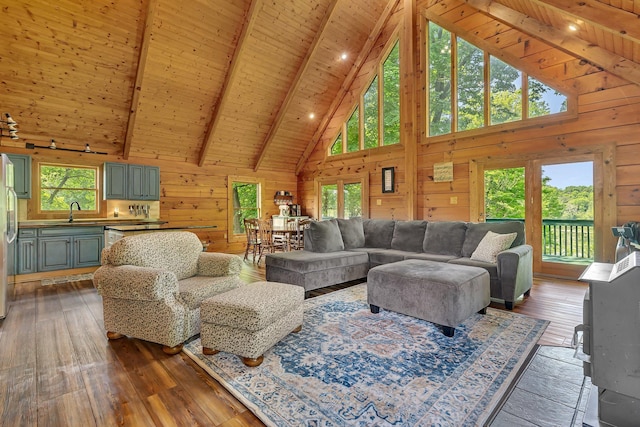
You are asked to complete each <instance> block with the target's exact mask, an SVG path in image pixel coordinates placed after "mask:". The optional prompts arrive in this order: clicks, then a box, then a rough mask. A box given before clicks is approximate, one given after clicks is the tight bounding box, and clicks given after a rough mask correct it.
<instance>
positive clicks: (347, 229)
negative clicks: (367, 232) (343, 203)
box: [336, 217, 364, 249]
mask: <svg viewBox="0 0 640 427" xmlns="http://www.w3.org/2000/svg"><path fill="white" fill-rule="evenodd" d="M336 221H337V222H338V227H339V228H340V234H342V241H343V242H344V248H345V249H355V248H361V247H363V246H364V228H363V226H362V218H360V217H355V218H349V219H343V218H336Z"/></svg>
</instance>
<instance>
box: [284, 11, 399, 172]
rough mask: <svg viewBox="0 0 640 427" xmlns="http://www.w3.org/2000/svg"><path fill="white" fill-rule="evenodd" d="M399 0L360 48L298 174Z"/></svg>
mask: <svg viewBox="0 0 640 427" xmlns="http://www.w3.org/2000/svg"><path fill="white" fill-rule="evenodd" d="M399 1H400V0H390V1H389V2H388V3H387V6H386V7H385V9H384V10H383V11H382V15H380V19H378V22H376V25H375V26H374V28H373V29H372V30H371V33H369V37H368V38H367V41H366V43H365V44H364V46H363V48H362V49H361V50H360V54H359V55H358V57H357V58H356V60H355V61H354V63H353V66H352V67H351V70H349V73H348V74H347V77H345V79H344V81H343V82H342V86H340V90H339V91H338V93H337V94H336V96H335V98H334V99H333V102H332V103H331V106H330V107H329V110H328V111H327V114H325V116H324V117H323V118H322V121H321V122H320V124H319V125H318V129H316V132H315V133H314V135H313V138H312V139H311V143H309V145H307V148H306V149H305V150H304V153H302V156H301V157H300V159H299V160H298V163H297V165H296V175H297V174H299V173H300V171H301V170H302V167H303V166H304V164H305V162H306V161H307V159H309V156H310V155H311V153H312V152H313V150H314V149H315V148H316V145H318V142H319V141H320V138H322V136H323V134H324V131H325V130H326V129H327V126H329V122H330V121H331V118H332V117H333V115H334V114H335V112H336V110H337V109H338V107H340V104H341V103H342V100H343V99H344V97H345V96H346V95H347V93H348V91H349V88H350V87H351V84H352V83H353V81H354V80H355V78H356V77H357V75H358V72H359V71H360V69H361V68H362V66H363V65H364V61H365V59H367V56H369V53H370V52H371V50H372V49H373V47H374V46H375V43H376V40H377V39H378V37H379V36H380V33H381V32H382V30H383V28H384V27H385V25H386V23H387V21H388V20H389V17H391V13H392V12H393V10H394V9H395V8H396V6H397V5H398V2H399Z"/></svg>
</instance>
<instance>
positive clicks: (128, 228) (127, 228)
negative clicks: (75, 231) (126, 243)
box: [104, 223, 218, 231]
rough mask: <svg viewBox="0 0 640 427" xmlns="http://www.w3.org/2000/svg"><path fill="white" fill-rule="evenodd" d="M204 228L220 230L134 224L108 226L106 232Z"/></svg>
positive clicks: (166, 224) (197, 226) (202, 226)
mask: <svg viewBox="0 0 640 427" xmlns="http://www.w3.org/2000/svg"><path fill="white" fill-rule="evenodd" d="M202 228H218V226H217V225H171V224H168V223H165V224H137V225H135V224H132V225H107V226H105V227H104V229H105V230H115V231H144V230H194V229H202Z"/></svg>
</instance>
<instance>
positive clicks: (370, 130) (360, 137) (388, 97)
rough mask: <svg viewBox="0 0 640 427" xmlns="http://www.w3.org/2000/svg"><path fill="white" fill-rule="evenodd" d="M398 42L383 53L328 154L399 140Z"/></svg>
mask: <svg viewBox="0 0 640 427" xmlns="http://www.w3.org/2000/svg"><path fill="white" fill-rule="evenodd" d="M399 49H400V48H399V42H397V41H396V42H395V44H394V45H393V48H392V49H391V50H390V51H389V53H388V54H387V55H386V56H385V59H384V60H383V61H382V62H381V63H380V65H379V67H378V73H376V75H375V77H374V78H373V79H372V81H371V84H370V85H369V86H368V87H367V90H366V91H365V92H364V93H363V94H362V95H361V96H360V99H359V102H358V104H357V105H356V106H355V107H354V109H353V111H352V113H351V115H350V116H349V118H348V119H347V120H346V121H345V122H344V123H343V125H342V129H341V130H340V133H339V134H338V136H337V137H336V139H335V140H334V142H333V144H332V145H331V148H330V149H329V155H332V156H334V155H337V154H342V153H352V152H354V151H359V150H366V149H370V148H376V147H381V146H383V145H391V144H397V143H399V142H400V50H399Z"/></svg>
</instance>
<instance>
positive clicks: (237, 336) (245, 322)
mask: <svg viewBox="0 0 640 427" xmlns="http://www.w3.org/2000/svg"><path fill="white" fill-rule="evenodd" d="M303 301H304V288H303V287H302V286H296V285H289V284H286V283H278V282H255V283H250V284H247V285H243V286H240V287H238V288H236V289H232V290H230V291H228V292H224V293H221V294H218V295H215V296H213V297H211V298H208V299H206V300H204V301H203V302H202V305H201V306H200V321H201V328H200V340H201V342H202V353H203V354H206V355H212V354H216V353H218V352H220V351H224V352H228V353H232V354H235V355H238V356H240V359H241V360H242V362H243V363H244V364H245V365H247V366H258V365H260V364H261V363H262V360H263V355H264V353H265V351H267V350H268V349H270V348H271V347H273V346H274V345H275V344H276V343H277V342H278V341H280V340H281V339H282V338H284V337H285V336H287V335H288V334H289V333H290V332H292V331H293V332H299V331H300V330H301V329H302V317H303V308H302V302H303Z"/></svg>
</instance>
